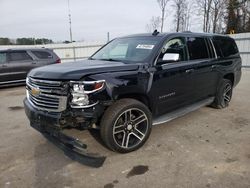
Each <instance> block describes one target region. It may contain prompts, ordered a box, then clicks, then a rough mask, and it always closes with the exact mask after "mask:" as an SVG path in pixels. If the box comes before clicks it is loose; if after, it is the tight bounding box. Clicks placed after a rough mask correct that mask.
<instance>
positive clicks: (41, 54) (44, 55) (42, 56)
mask: <svg viewBox="0 0 250 188" xmlns="http://www.w3.org/2000/svg"><path fill="white" fill-rule="evenodd" d="M31 52H32V53H33V54H34V55H35V56H36V57H37V58H38V59H52V58H53V56H52V54H50V53H49V52H45V51H31Z"/></svg>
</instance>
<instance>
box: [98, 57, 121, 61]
mask: <svg viewBox="0 0 250 188" xmlns="http://www.w3.org/2000/svg"><path fill="white" fill-rule="evenodd" d="M96 60H101V61H115V62H117V61H121V60H118V59H112V58H108V59H96Z"/></svg>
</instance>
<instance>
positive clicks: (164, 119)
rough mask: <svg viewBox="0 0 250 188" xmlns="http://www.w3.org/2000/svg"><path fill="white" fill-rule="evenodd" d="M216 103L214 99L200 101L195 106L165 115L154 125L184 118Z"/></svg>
mask: <svg viewBox="0 0 250 188" xmlns="http://www.w3.org/2000/svg"><path fill="white" fill-rule="evenodd" d="M213 101H214V97H211V98H208V99H206V100H202V101H199V102H197V103H195V104H192V105H189V106H186V107H183V108H181V109H178V110H175V111H173V112H170V113H167V114H164V115H162V116H160V117H158V118H156V119H154V120H153V125H159V124H163V123H167V122H169V121H171V120H173V119H176V118H178V117H181V116H184V115H186V114H187V113H189V112H193V111H195V110H198V109H199V108H201V107H203V106H207V105H210V104H211V103H212V102H213Z"/></svg>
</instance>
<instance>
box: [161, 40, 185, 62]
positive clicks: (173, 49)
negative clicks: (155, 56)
mask: <svg viewBox="0 0 250 188" xmlns="http://www.w3.org/2000/svg"><path fill="white" fill-rule="evenodd" d="M166 53H167V54H179V60H178V61H185V60H186V53H185V40H184V39H183V38H174V39H171V40H169V41H168V42H167V43H166V44H165V45H164V46H163V48H162V50H161V54H160V56H159V60H160V61H161V59H162V58H163V56H164V54H166Z"/></svg>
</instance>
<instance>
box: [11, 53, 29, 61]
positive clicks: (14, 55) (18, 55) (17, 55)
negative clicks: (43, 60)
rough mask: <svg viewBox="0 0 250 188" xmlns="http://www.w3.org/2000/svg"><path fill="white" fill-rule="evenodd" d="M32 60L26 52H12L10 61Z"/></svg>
mask: <svg viewBox="0 0 250 188" xmlns="http://www.w3.org/2000/svg"><path fill="white" fill-rule="evenodd" d="M26 60H31V57H30V56H29V55H28V53H27V52H25V51H20V52H10V61H26Z"/></svg>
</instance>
